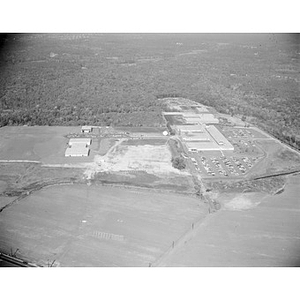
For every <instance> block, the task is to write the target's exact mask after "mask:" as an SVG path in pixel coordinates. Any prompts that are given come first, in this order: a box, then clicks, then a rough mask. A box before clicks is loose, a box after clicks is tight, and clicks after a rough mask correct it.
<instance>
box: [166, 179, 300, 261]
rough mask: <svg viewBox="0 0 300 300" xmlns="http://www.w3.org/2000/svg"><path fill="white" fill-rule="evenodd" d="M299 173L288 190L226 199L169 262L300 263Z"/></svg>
mask: <svg viewBox="0 0 300 300" xmlns="http://www.w3.org/2000/svg"><path fill="white" fill-rule="evenodd" d="M299 193H300V176H293V177H290V179H289V183H288V184H287V185H286V187H285V191H284V192H283V193H281V194H279V195H275V196H269V195H266V194H262V193H259V194H258V193H255V194H249V195H247V194H243V195H237V196H235V197H228V198H227V199H226V197H222V198H220V199H219V201H220V202H221V204H222V207H223V208H222V210H220V211H218V212H217V213H214V214H212V215H209V217H208V218H206V219H205V221H204V222H203V224H202V225H201V226H200V227H199V230H198V232H197V234H196V235H195V237H194V238H193V239H192V240H190V241H188V242H187V243H186V244H185V245H184V246H183V247H181V248H179V249H178V250H177V251H176V252H174V253H173V255H170V256H169V257H168V259H166V260H165V261H164V262H163V264H162V265H165V266H300V251H299V249H300V232H299V228H300V201H299Z"/></svg>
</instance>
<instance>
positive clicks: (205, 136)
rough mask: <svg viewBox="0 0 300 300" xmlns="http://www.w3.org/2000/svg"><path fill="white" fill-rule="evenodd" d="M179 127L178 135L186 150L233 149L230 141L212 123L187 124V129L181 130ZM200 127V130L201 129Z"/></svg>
mask: <svg viewBox="0 0 300 300" xmlns="http://www.w3.org/2000/svg"><path fill="white" fill-rule="evenodd" d="M178 127H179V128H180V129H179V130H180V136H181V138H182V140H183V142H184V143H185V145H186V147H187V150H188V151H191V152H198V151H213V150H225V151H226V150H234V147H233V146H232V145H231V143H230V142H229V141H228V140H227V139H226V138H225V137H224V135H223V134H222V133H221V132H220V131H219V130H218V129H217V128H216V127H215V126H213V125H210V126H204V127H202V126H200V125H198V126H189V125H187V126H186V127H187V129H190V130H188V131H182V129H181V127H184V125H183V126H177V128H178ZM201 129H202V131H201Z"/></svg>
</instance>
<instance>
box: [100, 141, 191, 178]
mask: <svg viewBox="0 0 300 300" xmlns="http://www.w3.org/2000/svg"><path fill="white" fill-rule="evenodd" d="M171 159H172V155H171V152H170V150H169V147H168V146H167V145H166V140H163V139H157V140H154V139H150V140H149V139H143V140H132V141H128V142H127V141H126V142H123V143H121V144H120V145H118V146H117V147H116V148H115V149H114V150H113V151H111V152H110V153H109V154H108V155H107V156H106V157H104V158H103V157H101V156H96V157H95V161H96V163H98V168H97V171H113V172H117V171H126V170H127V171H146V172H147V173H151V174H154V173H155V174H159V173H160V174H161V173H164V174H168V173H175V174H184V172H181V171H179V170H177V169H175V168H173V167H172V163H171ZM187 175H188V174H187Z"/></svg>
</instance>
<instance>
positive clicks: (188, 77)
mask: <svg viewBox="0 0 300 300" xmlns="http://www.w3.org/2000/svg"><path fill="white" fill-rule="evenodd" d="M299 53H300V51H299V36H298V35H287V34H286V35H203V34H202V35H201V34H200V35H197V34H177V35H176V34H169V35H166V34H144V35H143V34H26V35H8V36H2V37H1V54H0V55H1V57H0V72H1V76H0V126H6V125H84V124H93V125H118V126H161V125H163V124H164V122H163V119H162V117H161V111H162V110H163V109H164V107H163V105H162V104H161V102H160V101H159V100H158V99H159V98H161V97H165V96H174V97H176V96H180V97H187V98H189V99H191V100H194V101H197V102H200V103H203V104H205V105H209V106H213V107H214V108H215V109H216V110H217V111H219V112H221V113H227V114H232V115H238V116H239V117H241V118H243V119H244V120H246V121H247V122H250V123H252V124H255V125H257V126H258V127H260V128H262V129H264V130H266V131H268V132H269V133H271V134H273V135H274V136H276V137H277V138H279V139H281V140H283V141H285V142H287V143H289V144H291V145H293V146H295V147H298V148H300V118H299V114H300V99H299Z"/></svg>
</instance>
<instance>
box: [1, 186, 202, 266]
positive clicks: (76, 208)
mask: <svg viewBox="0 0 300 300" xmlns="http://www.w3.org/2000/svg"><path fill="white" fill-rule="evenodd" d="M206 213H207V208H206V206H205V205H204V204H203V203H201V202H199V199H197V198H195V197H187V196H180V195H175V194H170V193H167V194H163V193H155V192H148V191H144V190H138V189H137V190H131V189H123V188H112V187H105V186H87V185H73V186H59V187H50V188H47V189H44V190H42V191H39V192H36V193H35V194H33V195H30V196H28V197H26V198H24V199H22V201H20V202H19V203H17V204H15V205H12V206H10V207H9V208H7V209H5V210H3V211H2V212H1V218H0V245H1V246H0V251H2V252H5V253H10V252H11V249H12V251H15V250H16V249H17V248H18V249H19V252H18V256H19V257H21V258H22V257H23V258H26V259H29V260H30V261H32V262H36V263H39V264H42V265H45V266H47V264H48V263H52V262H53V261H55V263H54V265H55V266H58V265H59V266H149V263H154V262H155V261H156V260H157V259H158V258H159V257H160V256H161V255H162V254H163V253H164V252H165V251H166V250H168V249H169V248H170V247H171V246H172V242H173V241H176V240H177V239H178V238H180V236H181V235H183V234H184V233H185V232H186V231H188V230H190V228H191V224H192V223H195V222H197V221H199V220H201V219H203V218H204V216H205V215H206Z"/></svg>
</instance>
